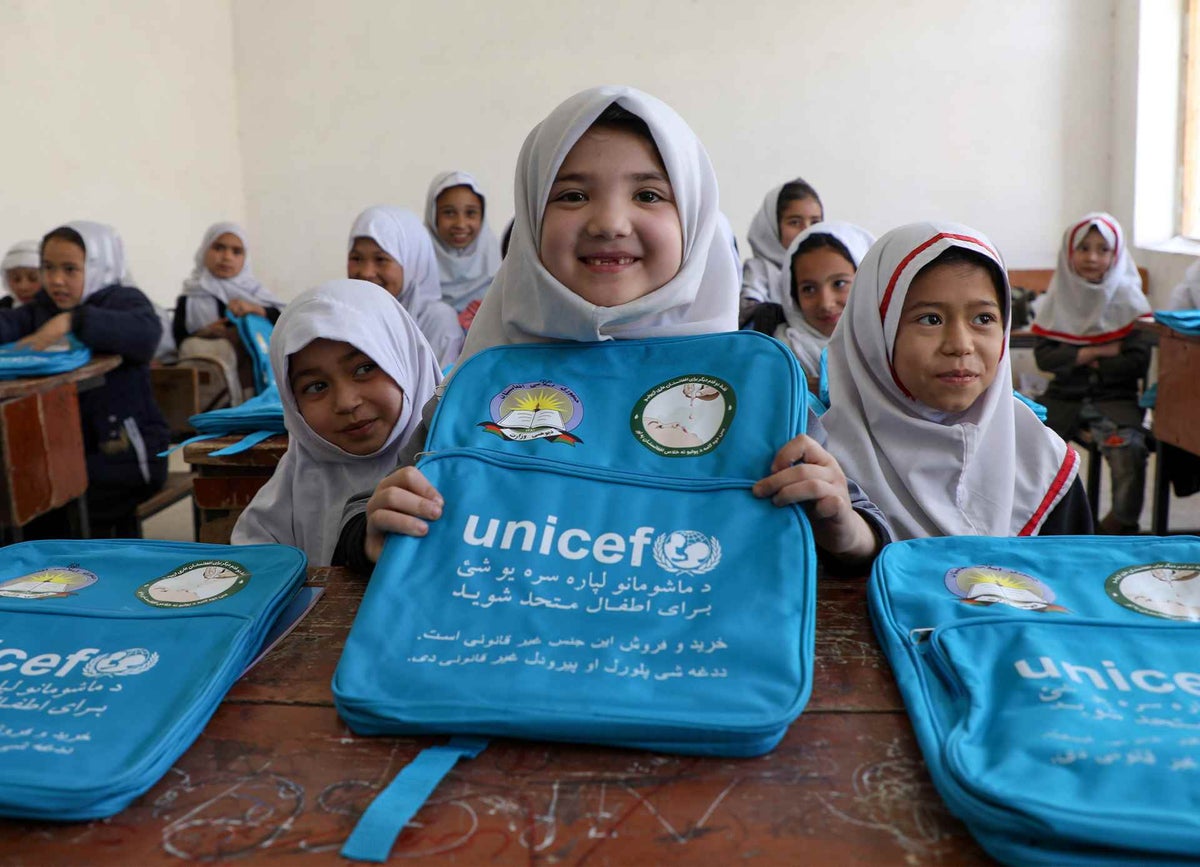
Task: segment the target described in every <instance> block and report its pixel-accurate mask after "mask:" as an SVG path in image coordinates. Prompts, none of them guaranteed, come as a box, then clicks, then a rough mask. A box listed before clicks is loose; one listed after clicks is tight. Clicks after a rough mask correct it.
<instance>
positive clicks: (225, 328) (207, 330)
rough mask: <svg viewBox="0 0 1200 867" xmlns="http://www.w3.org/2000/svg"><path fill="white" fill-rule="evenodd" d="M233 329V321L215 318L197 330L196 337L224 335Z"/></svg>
mask: <svg viewBox="0 0 1200 867" xmlns="http://www.w3.org/2000/svg"><path fill="white" fill-rule="evenodd" d="M233 329H234V326H233V323H232V322H230V321H229V320H228V319H216V320H214V321H212V322H210V323H208V324H207V325H205V326H204V327H203V328H200V329H199V330H197V331H196V337H226V336H228V335H229V334H231V333H232V332H233Z"/></svg>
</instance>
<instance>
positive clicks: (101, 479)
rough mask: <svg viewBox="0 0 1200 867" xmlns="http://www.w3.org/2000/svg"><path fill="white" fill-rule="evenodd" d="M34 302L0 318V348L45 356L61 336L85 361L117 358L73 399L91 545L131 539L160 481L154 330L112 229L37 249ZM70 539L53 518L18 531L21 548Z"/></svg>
mask: <svg viewBox="0 0 1200 867" xmlns="http://www.w3.org/2000/svg"><path fill="white" fill-rule="evenodd" d="M41 273H42V283H43V286H44V290H45V291H43V292H39V293H38V294H37V295H36V296H35V297H34V299H33V301H32V302H30V303H29V304H26V305H23V306H22V307H19V308H17V309H15V310H6V311H2V312H0V343H9V342H12V341H14V340H18V339H20V340H21V341H22V342H23V343H25V344H27V345H29V346H31V347H33V348H34V349H39V350H41V349H46V348H48V347H50V346H53V345H55V344H58V343H60V342H61V341H63V340H64V339H65V338H66V337H67V336H68V335H70V336H73V337H74V338H76V339H77V340H78V341H79V342H81V343H83V344H84V345H85V346H87V347H89V348H90V349H91V350H92V352H93V353H97V354H100V353H102V354H111V355H119V356H120V357H121V364H120V366H119V367H117V368H116V369H115V370H112V371H109V372H108V373H106V374H105V375H104V381H103V383H102V384H101V385H99V386H97V387H96V388H92V389H88V390H86V391H83V392H80V394H79V415H80V421H81V422H82V425H83V448H84V455H85V457H86V460H87V473H88V490H87V506H88V515H89V518H90V521H91V531H92V535H93V536H96V537H106V536H118V537H126V536H134V535H136V534H137V520H136V516H135V512H136V509H137V505H138V503H139V502H141V501H142V500H144V499H146V498H147V497H150V496H151V495H153V494H154V493H155V492H156V491H158V490H159V488H161V487H162V485H163V481H164V480H165V479H166V475H167V462H166V459H165V458H160V457H157V454H158V452H160V451H162V450H163V449H164V448H166V446H167V436H168V431H167V424H166V421H165V420H164V419H163V417H162V413H160V412H159V410H158V406H157V405H156V404H155V402H154V391H153V389H152V388H151V385H150V372H149V364H150V360H151V359H152V358H153V357H154V351H155V349H156V348H157V347H158V342H159V338H160V337H161V336H162V322H161V321H160V320H159V318H158V314H157V313H156V312H155V309H154V306H153V305H152V304H151V303H150V299H148V298H147V297H146V296H145V295H143V294H142V293H141V291H139V290H138V289H136V288H135V287H134V286H132V285H130V282H131V281H130V280H129V271H128V268H127V266H126V264H125V250H124V246H123V245H122V243H121V238H120V236H119V235H118V234H117V233H116V231H115V230H114V229H113V228H112V227H111V226H106V225H103V224H101V223H92V222H87V221H82V220H80V221H77V222H73V223H67V224H66V225H64V226H60V227H59V228H57V229H55V230H53V231H52V232H50V233H49V234H47V235H46V236H45V237H44V238H43V239H42V244H41ZM69 533H70V526H69V524H68V522H67V520H66V516H65V513H63V512H62V511H61V510H56V511H55V512H52V513H50V514H49V515H47V516H45V520H41V519H39V522H38V523H37V525H36V526H29V527H26V536H27V538H62V537H65V536H66V535H69Z"/></svg>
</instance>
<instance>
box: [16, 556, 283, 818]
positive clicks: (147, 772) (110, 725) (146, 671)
mask: <svg viewBox="0 0 1200 867" xmlns="http://www.w3.org/2000/svg"><path fill="white" fill-rule="evenodd" d="M305 565H306V562H305V558H304V553H303V552H302V551H299V550H297V549H295V548H289V547H285V546H283V545H245V546H240V547H236V548H234V547H230V546H227V545H200V544H192V543H184V542H158V541H145V540H137V541H133V540H128V541H126V540H118V539H103V540H86V541H51V542H24V543H21V544H18V545H12V546H9V547H7V548H5V549H4V560H3V565H2V566H0V636H2V637H0V755H2V756H3V758H2V759H0V815H4V816H13V817H19V818H29V819H72V820H73V819H95V818H100V817H103V816H109V815H112V814H113V813H116V812H118V811H120V810H122V809H124V808H125V807H126V806H127V805H128V804H129V802H130V801H132V800H133V799H134V798H136V797H138V796H139V795H141V794H142V793H143V792H145V791H146V790H147V789H149V788H150V787H151V786H152V785H154V783H155V782H156V781H157V780H158V779H159V778H160V777H161V776H162V775H163V774H164V773H165V772H166V771H167V769H168V768H170V767H171V765H172V763H173V762H174V761H175V759H176V758H178V757H179V755H180V754H182V753H183V752H184V750H186V749H187V748H188V746H190V745H191V743H192V741H194V740H195V739H196V737H197V736H198V735H199V734H200V731H201V729H202V728H203V727H204V725H205V723H207V721H208V719H209V717H210V716H212V714H213V712H214V711H215V710H216V708H217V705H218V703H219V702H220V701H221V699H222V697H223V696H224V695H225V693H226V691H227V690H228V689H229V687H230V686H232V685H233V683H234V681H235V680H237V678H238V676H239V675H240V674H241V673H242V671H243V670H244V669H245V668H246V666H247V664H248V663H249V662H250V661H251V660H252V659H253V658H254V657H255V655H256V654H257V652H258V650H259V648H260V647H261V646H262V644H263V640H264V637H265V636H266V635H267V632H268V630H269V628H270V627H271V626H272V624H274V622H275V620H276V619H277V618H278V617H279V615H280V613H281V612H282V611H283V610H284V608H285V607H286V606H287V604H288V602H289V601H290V600H291V598H292V597H293V596H294V595H295V594H296V592H297V590H298V589H299V588H300V585H301V584H303V583H304V578H305Z"/></svg>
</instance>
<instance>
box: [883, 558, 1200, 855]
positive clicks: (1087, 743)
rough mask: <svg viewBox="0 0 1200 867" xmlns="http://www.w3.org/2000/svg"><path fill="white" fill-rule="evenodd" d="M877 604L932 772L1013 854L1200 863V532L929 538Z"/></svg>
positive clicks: (975, 826)
mask: <svg viewBox="0 0 1200 867" xmlns="http://www.w3.org/2000/svg"><path fill="white" fill-rule="evenodd" d="M869 607H870V611H871V615H872V620H873V623H874V625H875V630H876V633H877V635H878V637H879V640H880V643H881V645H882V647H883V649H884V652H885V653H886V655H887V657H888V659H889V661H890V662H891V665H892V669H893V671H894V672H895V676H896V679H897V682H898V684H899V686H900V691H901V693H902V695H903V697H904V701H905V705H906V707H907V708H908V712H909V716H910V718H911V719H912V721H913V726H914V728H915V730H916V734H917V740H918V742H919V743H920V746H921V749H922V752H923V753H924V756H925V763H926V765H927V766H928V768H929V771H930V774H931V775H932V776H933V780H934V783H935V784H936V786H937V788H938V790H939V791H940V792H941V794H942V797H943V798H944V799H945V800H946V802H947V804H948V805H949V806H950V808H951V810H952V811H953V812H954V813H955V814H956V815H958V816H959V817H960V818H962V819H963V821H964V822H966V824H967V826H968V828H969V829H970V830H971V832H972V833H973V834H974V835H975V837H976V838H977V839H978V840H979V842H980V843H981V844H982V845H983V846H984V848H986V849H987V850H988V851H989V852H990V853H991V854H992V855H994V856H995V857H997V858H999V859H1000V860H1001V861H1004V862H1006V863H1019V864H1047V865H1049V864H1056V865H1057V864H1132V863H1156V864H1165V863H1172V864H1175V863H1184V862H1187V863H1195V859H1196V857H1197V855H1196V853H1197V852H1198V851H1200V813H1198V812H1197V810H1196V792H1197V785H1198V783H1197V780H1198V779H1200V777H1198V775H1200V736H1198V733H1200V539H1198V538H1195V537H1187V536H1175V537H1164V538H1146V537H1137V538H1119V537H1093V536H1087V537H1082V536H1081V537H1070V536H1056V537H1034V538H1020V539H999V538H996V539H993V538H984V537H956V538H936V539H920V540H914V541H909V542H902V543H897V544H893V545H889V546H887V547H886V548H885V549H884V551H883V553H882V554H881V555H880V557H879V558H878V559H877V561H876V564H875V568H874V571H873V574H872V577H871V585H870V594H869Z"/></svg>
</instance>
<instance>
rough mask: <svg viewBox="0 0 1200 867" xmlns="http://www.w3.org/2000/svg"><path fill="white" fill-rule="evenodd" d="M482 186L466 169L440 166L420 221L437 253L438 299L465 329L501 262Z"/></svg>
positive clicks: (498, 245) (469, 325)
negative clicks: (488, 222)
mask: <svg viewBox="0 0 1200 867" xmlns="http://www.w3.org/2000/svg"><path fill="white" fill-rule="evenodd" d="M486 204H487V203H486V201H485V199H484V197H483V191H482V190H480V189H479V184H478V182H477V181H476V180H475V178H474V177H472V176H471V175H469V174H467V173H466V172H443V173H442V174H440V175H438V176H437V177H435V178H434V179H433V182H432V183H431V184H430V185H429V193H428V195H426V197H425V227H426V228H427V229H428V230H429V234H430V236H431V237H432V239H433V252H434V253H435V254H436V255H437V263H438V277H439V280H440V281H441V284H442V300H443V301H445V302H446V303H447V304H449V305H451V306H452V307H453V308H454V309H455V310H457V311H458V319H459V322H460V324H461V325H462V327H463V330H464V331H466V330H467V329H468V328H470V327H471V320H472V319H473V318H474V317H475V311H476V310H478V309H479V303H480V302H481V301H482V300H483V294H484V293H485V292H487V288H488V286H490V285H492V277H494V276H495V274H496V269H497V268H499V267H500V244H499V242H498V241H497V240H496V236H495V235H493V234H492V230H491V228H490V227H489V226H488V224H487V219H486V213H485V207H486Z"/></svg>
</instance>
